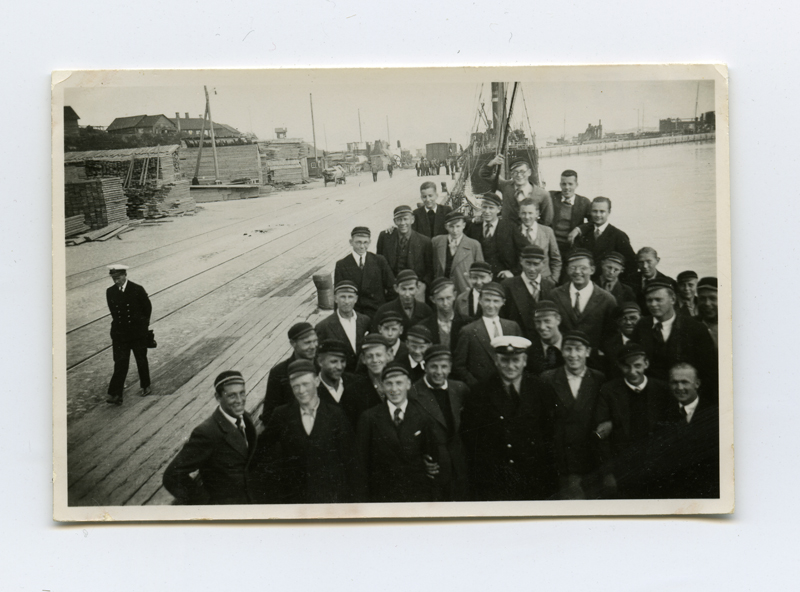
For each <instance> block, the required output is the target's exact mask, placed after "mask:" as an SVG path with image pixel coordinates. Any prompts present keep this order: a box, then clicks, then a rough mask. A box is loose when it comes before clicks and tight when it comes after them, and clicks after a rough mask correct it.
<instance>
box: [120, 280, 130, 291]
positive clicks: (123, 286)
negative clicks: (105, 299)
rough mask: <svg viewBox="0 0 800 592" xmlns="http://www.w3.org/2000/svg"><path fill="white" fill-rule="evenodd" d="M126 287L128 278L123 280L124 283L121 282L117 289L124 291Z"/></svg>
mask: <svg viewBox="0 0 800 592" xmlns="http://www.w3.org/2000/svg"><path fill="white" fill-rule="evenodd" d="M127 287H128V280H125V283H124V284H122V285H121V286H120V287H119V291H120V292H124V291H125V288H127Z"/></svg>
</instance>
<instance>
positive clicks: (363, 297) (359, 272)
mask: <svg viewBox="0 0 800 592" xmlns="http://www.w3.org/2000/svg"><path fill="white" fill-rule="evenodd" d="M370 237H371V233H370V230H369V228H366V227H364V226H356V227H355V228H354V229H353V231H352V232H351V233H350V246H351V247H352V248H353V252H352V253H351V254H349V255H348V256H347V257H345V258H344V259H340V260H339V261H337V262H336V268H335V270H334V273H333V282H334V284H338V283H339V282H341V281H342V280H350V281H351V282H353V283H354V284H355V285H356V286H357V287H358V302H357V303H356V306H355V309H356V311H358V312H360V313H361V314H365V315H367V316H368V317H370V318H372V317H373V316H375V312H376V311H377V310H378V308H379V307H380V306H381V305H382V304H384V303H386V301H387V300H390V299H391V298H392V286H393V285H394V274H393V273H392V270H391V269H390V268H389V264H388V263H387V262H386V259H384V258H383V256H381V255H376V254H374V253H370V252H368V251H367V249H368V248H369V244H370Z"/></svg>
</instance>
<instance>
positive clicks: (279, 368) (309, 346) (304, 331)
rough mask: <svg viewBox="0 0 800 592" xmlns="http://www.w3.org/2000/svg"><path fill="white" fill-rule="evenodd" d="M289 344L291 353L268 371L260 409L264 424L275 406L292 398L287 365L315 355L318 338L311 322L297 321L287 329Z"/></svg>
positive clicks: (283, 403) (309, 358) (312, 357)
mask: <svg viewBox="0 0 800 592" xmlns="http://www.w3.org/2000/svg"><path fill="white" fill-rule="evenodd" d="M288 337H289V344H290V345H291V346H292V350H293V351H292V355H291V356H289V357H288V358H286V359H285V360H283V361H282V362H278V363H277V364H275V366H273V368H272V370H270V371H269V377H268V378H267V393H266V395H265V396H264V406H263V407H262V409H261V421H262V423H264V424H266V423H267V422H268V421H269V417H270V415H272V412H273V411H274V410H275V408H276V407H279V406H280V405H285V404H286V403H288V402H289V401H291V400H292V397H293V394H292V386H291V385H290V384H289V374H288V371H289V365H290V364H291V363H292V362H294V361H295V360H313V359H314V357H315V356H316V355H317V346H318V345H319V339H318V337H317V333H316V331H315V330H314V326H313V325H312V324H311V323H297V324H295V325H292V327H291V328H290V329H289V334H288Z"/></svg>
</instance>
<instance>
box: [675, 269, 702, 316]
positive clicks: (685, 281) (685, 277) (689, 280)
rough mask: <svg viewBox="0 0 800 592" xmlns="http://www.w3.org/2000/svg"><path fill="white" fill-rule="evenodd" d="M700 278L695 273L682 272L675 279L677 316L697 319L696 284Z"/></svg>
mask: <svg viewBox="0 0 800 592" xmlns="http://www.w3.org/2000/svg"><path fill="white" fill-rule="evenodd" d="M699 279H700V278H699V277H698V276H697V272H696V271H691V270H688V271H682V272H680V273H679V274H678V277H676V278H675V280H676V282H677V288H678V289H677V291H676V293H675V295H676V296H677V297H678V301H677V306H676V310H677V311H678V314H685V315H688V316H690V317H692V318H695V317H697V315H698V310H697V282H698V280H699Z"/></svg>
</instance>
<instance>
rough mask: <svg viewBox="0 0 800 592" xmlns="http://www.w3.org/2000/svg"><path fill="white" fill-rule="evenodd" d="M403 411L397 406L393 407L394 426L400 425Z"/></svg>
mask: <svg viewBox="0 0 800 592" xmlns="http://www.w3.org/2000/svg"><path fill="white" fill-rule="evenodd" d="M402 416H403V412H402V411H401V410H400V408H399V407H395V410H394V425H395V427H398V428H399V427H400V424H401V423H403V417H402Z"/></svg>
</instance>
